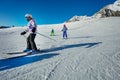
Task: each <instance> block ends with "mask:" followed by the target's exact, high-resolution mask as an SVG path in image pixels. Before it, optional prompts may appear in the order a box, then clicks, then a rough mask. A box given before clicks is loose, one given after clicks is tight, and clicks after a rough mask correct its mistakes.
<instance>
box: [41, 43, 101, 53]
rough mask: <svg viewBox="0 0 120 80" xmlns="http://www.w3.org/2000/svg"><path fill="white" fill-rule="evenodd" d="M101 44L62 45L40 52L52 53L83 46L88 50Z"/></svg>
mask: <svg viewBox="0 0 120 80" xmlns="http://www.w3.org/2000/svg"><path fill="white" fill-rule="evenodd" d="M101 43H102V42H95V43H82V44H72V45H64V46H60V47H55V48H51V49H44V50H41V52H54V51H59V50H64V49H69V48H75V47H83V46H85V48H90V47H93V46H96V45H98V44H101Z"/></svg>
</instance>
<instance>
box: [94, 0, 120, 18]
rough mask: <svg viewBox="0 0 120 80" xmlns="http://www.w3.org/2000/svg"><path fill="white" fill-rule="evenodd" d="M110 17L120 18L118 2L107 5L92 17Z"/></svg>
mask: <svg viewBox="0 0 120 80" xmlns="http://www.w3.org/2000/svg"><path fill="white" fill-rule="evenodd" d="M110 16H120V0H117V1H115V2H114V3H113V4H110V5H107V6H106V7H104V8H103V9H101V10H100V11H99V12H97V13H96V14H95V15H94V17H110Z"/></svg>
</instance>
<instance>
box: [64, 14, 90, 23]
mask: <svg viewBox="0 0 120 80" xmlns="http://www.w3.org/2000/svg"><path fill="white" fill-rule="evenodd" d="M90 19H91V17H89V16H86V15H85V16H77V15H75V16H73V17H72V18H71V19H69V20H68V21H66V22H75V21H82V20H90Z"/></svg>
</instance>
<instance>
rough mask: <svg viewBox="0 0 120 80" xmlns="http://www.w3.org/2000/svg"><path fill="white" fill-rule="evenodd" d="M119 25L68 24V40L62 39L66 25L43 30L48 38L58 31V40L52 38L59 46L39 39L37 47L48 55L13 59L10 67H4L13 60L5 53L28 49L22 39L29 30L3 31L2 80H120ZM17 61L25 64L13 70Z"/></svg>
mask: <svg viewBox="0 0 120 80" xmlns="http://www.w3.org/2000/svg"><path fill="white" fill-rule="evenodd" d="M119 21H120V18H117V17H116V18H114V17H111V18H103V19H96V20H91V21H78V22H74V23H67V24H66V25H67V26H68V29H69V31H68V35H69V38H68V39H67V40H64V39H62V36H61V35H62V33H61V32H60V31H61V28H62V24H56V25H46V26H44V27H46V28H44V27H39V28H38V31H40V33H43V34H44V35H46V36H49V33H50V31H51V29H52V28H54V29H55V32H56V36H53V37H51V38H53V39H56V40H57V42H54V41H51V40H48V39H46V38H44V37H42V36H40V35H37V37H36V43H37V46H38V47H39V48H40V49H43V50H44V49H46V50H47V49H48V51H47V52H44V53H42V54H37V55H34V56H26V57H21V58H17V59H10V60H9V61H8V62H11V63H8V64H1V63H3V62H4V61H6V60H7V59H6V60H5V57H9V55H7V54H5V53H7V52H16V51H21V50H23V49H24V48H25V45H26V44H23V43H25V36H24V37H23V36H20V35H19V33H20V32H21V31H23V30H24V29H25V28H8V29H3V30H2V29H0V44H2V46H1V47H0V52H1V53H0V69H4V67H5V70H0V80H120V46H119V45H120V37H119V36H120V30H119V25H120V23H119ZM26 36H27V35H26ZM7 38H9V39H7ZM17 43H19V44H17ZM11 45H12V46H11ZM48 45H49V46H48ZM3 59H4V60H3ZM21 59H22V60H21ZM24 60H31V61H28V62H24ZM14 61H16V62H23V64H22V63H21V64H20V65H17V66H16V65H14V66H12V64H14ZM15 64H16V63H15ZM7 67H8V68H7Z"/></svg>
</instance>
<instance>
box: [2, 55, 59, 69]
mask: <svg viewBox="0 0 120 80" xmlns="http://www.w3.org/2000/svg"><path fill="white" fill-rule="evenodd" d="M57 55H59V54H57V53H54V54H52V53H51V54H42V55H36V56H25V57H19V58H15V59H3V60H0V71H3V70H7V69H11V68H15V67H20V66H23V65H26V64H29V63H33V62H36V61H41V60H43V59H48V58H52V57H54V56H57Z"/></svg>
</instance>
